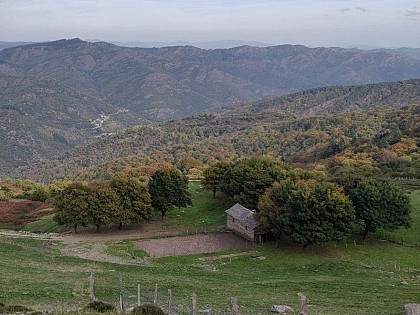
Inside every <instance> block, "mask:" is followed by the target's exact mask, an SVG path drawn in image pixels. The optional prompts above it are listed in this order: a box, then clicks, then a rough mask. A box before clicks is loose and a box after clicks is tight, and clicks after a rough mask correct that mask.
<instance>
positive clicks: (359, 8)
mask: <svg viewBox="0 0 420 315" xmlns="http://www.w3.org/2000/svg"><path fill="white" fill-rule="evenodd" d="M356 10H359V11H361V12H367V11H368V9H366V8H363V7H356Z"/></svg>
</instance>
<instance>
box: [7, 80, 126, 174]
mask: <svg viewBox="0 0 420 315" xmlns="http://www.w3.org/2000/svg"><path fill="white" fill-rule="evenodd" d="M117 111H118V109H116V108H115V107H114V106H112V105H111V104H109V103H106V102H104V101H102V100H101V99H99V98H97V97H92V96H89V95H86V94H84V93H82V92H80V91H77V90H75V89H73V88H71V87H69V86H66V85H63V84H61V83H58V82H57V81H55V80H54V79H49V78H35V77H12V76H4V75H0V141H1V150H0V172H5V173H10V171H11V170H12V169H13V168H14V167H17V166H21V165H24V164H26V163H28V162H31V161H36V160H44V159H46V158H50V157H52V156H54V155H56V154H60V153H62V152H64V151H65V150H68V149H70V148H74V147H75V146H76V145H80V144H82V143H86V142H87V141H89V140H92V139H94V138H95V137H97V136H99V135H101V134H102V133H104V132H109V131H112V130H115V129H121V128H122V127H124V126H129V125H130V124H132V121H133V118H130V117H129V115H128V113H122V112H121V113H119V114H118V115H112V116H111V117H108V119H105V118H106V117H107V116H109V115H110V114H115V113H116V112H117Z"/></svg>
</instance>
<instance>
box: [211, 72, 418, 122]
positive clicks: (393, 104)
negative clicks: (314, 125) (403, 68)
mask: <svg viewBox="0 0 420 315" xmlns="http://www.w3.org/2000/svg"><path fill="white" fill-rule="evenodd" d="M413 104H420V79H416V80H406V81H400V82H386V83H377V84H365V85H354V86H332V87H322V88H317V89H311V90H307V91H303V92H297V93H293V94H288V95H284V96H280V97H276V98H272V99H267V100H261V101H256V102H252V103H248V104H239V105H230V106H226V107H224V108H222V109H221V110H220V111H219V112H225V113H241V112H247V111H248V112H251V113H261V112H277V113H285V114H292V115H304V116H307V115H318V114H325V113H342V112H349V111H354V110H365V109H385V108H398V107H404V106H409V105H413Z"/></svg>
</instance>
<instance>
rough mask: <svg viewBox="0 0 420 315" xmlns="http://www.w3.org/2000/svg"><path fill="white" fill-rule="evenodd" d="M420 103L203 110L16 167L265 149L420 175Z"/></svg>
mask: <svg viewBox="0 0 420 315" xmlns="http://www.w3.org/2000/svg"><path fill="white" fill-rule="evenodd" d="M419 121H420V106H419V105H416V106H410V107H406V108H402V109H389V110H380V111H379V110H370V111H355V112H350V113H343V114H339V115H337V114H335V115H331V114H327V115H323V116H314V117H305V118H298V117H293V116H290V115H287V116H286V115H283V114H278V113H260V114H239V115H225V116H217V115H210V114H208V115H202V116H198V117H193V118H186V119H183V120H179V121H172V122H167V123H160V124H157V125H153V126H143V127H136V128H133V129H130V130H127V131H124V132H121V133H120V134H118V135H116V136H112V137H110V138H108V139H104V140H102V141H99V142H97V143H94V144H91V145H88V146H84V147H80V148H78V149H76V150H74V151H71V152H69V153H68V154H65V155H63V156H62V157H61V158H59V159H56V160H54V161H51V162H49V163H46V164H37V165H32V166H30V167H27V168H23V169H20V173H19V174H20V176H26V177H29V178H32V179H35V180H39V181H50V180H53V179H61V178H71V179H83V178H93V177H107V176H109V174H110V173H112V172H117V171H121V170H123V169H124V168H126V167H136V166H139V165H156V164H158V163H161V162H170V163H176V162H177V161H179V160H181V159H183V158H186V157H193V158H194V159H197V160H199V161H200V162H202V163H210V162H212V161H216V160H226V159H232V158H239V157H241V156H252V155H261V154H270V155H274V156H279V157H282V158H283V159H284V160H285V161H286V162H288V163H291V164H292V165H295V166H301V167H305V168H317V169H319V168H321V169H324V168H327V169H329V170H330V171H331V172H332V173H333V172H334V169H336V168H338V167H340V166H344V167H345V166H346V165H347V166H350V165H352V166H354V165H358V166H359V168H358V169H360V170H361V171H362V170H363V171H371V172H375V171H377V170H378V169H379V168H381V169H382V170H383V171H384V172H385V173H387V174H388V175H390V176H410V177H420V174H419V169H420V165H419V162H420V160H419V148H418V145H419V138H420V128H419V125H418V122H419Z"/></svg>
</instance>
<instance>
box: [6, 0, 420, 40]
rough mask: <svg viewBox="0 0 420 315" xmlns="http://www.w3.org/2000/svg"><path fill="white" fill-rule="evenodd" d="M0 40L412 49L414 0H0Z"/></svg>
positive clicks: (418, 0)
mask: <svg viewBox="0 0 420 315" xmlns="http://www.w3.org/2000/svg"><path fill="white" fill-rule="evenodd" d="M0 23H1V24H0V41H46V40H55V39H61V38H74V37H79V38H82V39H100V40H109V41H110V40H112V41H164V42H169V41H178V40H181V41H189V42H199V41H214V40H225V39H239V40H253V41H260V42H267V43H272V44H285V43H290V44H304V45H308V46H341V47H349V46H352V45H368V46H375V47H401V46H408V47H420V0H364V1H361V0H259V1H252V0H226V1H222V0H213V1H210V0H188V1H187V0H74V1H67V0H0Z"/></svg>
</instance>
